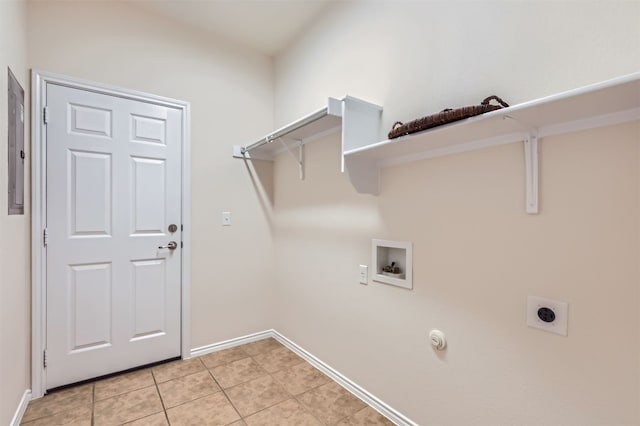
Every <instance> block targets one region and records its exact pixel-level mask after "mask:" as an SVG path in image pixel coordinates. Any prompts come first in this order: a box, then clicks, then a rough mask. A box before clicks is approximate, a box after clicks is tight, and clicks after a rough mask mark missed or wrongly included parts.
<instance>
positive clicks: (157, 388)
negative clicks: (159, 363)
mask: <svg viewBox="0 0 640 426" xmlns="http://www.w3.org/2000/svg"><path fill="white" fill-rule="evenodd" d="M151 377H152V378H153V384H154V385H155V386H156V392H158V397H159V398H160V404H161V405H162V412H163V413H164V418H165V419H167V424H169V426H171V421H169V414H168V413H167V408H166V407H165V406H164V400H163V399H162V394H161V393H160V388H159V387H158V382H157V381H156V375H155V374H153V369H151ZM151 415H153V414H151ZM143 418H144V417H143Z"/></svg>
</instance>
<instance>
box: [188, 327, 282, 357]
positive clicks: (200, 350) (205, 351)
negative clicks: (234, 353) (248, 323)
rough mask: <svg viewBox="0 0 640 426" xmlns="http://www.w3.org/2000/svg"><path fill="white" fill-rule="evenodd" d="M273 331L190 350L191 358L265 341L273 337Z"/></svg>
mask: <svg viewBox="0 0 640 426" xmlns="http://www.w3.org/2000/svg"><path fill="white" fill-rule="evenodd" d="M273 333H274V330H265V331H260V332H258V333H253V334H248V335H246V336H242V337H236V338H235V339H229V340H224V341H222V342H218V343H212V344H211V345H206V346H200V347H199V348H194V349H191V354H190V355H191V357H194V356H201V355H205V354H208V353H211V352H217V351H221V350H223V349H229V348H233V347H234V346H240V345H244V344H246V343H251V342H255V341H257V340H262V339H266V338H267V337H274V334H273Z"/></svg>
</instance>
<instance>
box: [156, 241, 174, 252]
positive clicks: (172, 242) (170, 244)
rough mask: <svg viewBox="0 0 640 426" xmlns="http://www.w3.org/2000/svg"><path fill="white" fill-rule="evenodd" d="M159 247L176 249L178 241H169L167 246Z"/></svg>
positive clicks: (160, 247)
mask: <svg viewBox="0 0 640 426" xmlns="http://www.w3.org/2000/svg"><path fill="white" fill-rule="evenodd" d="M158 248H159V249H169V250H175V249H177V248H178V243H176V242H175V241H169V243H167V245H166V246H158Z"/></svg>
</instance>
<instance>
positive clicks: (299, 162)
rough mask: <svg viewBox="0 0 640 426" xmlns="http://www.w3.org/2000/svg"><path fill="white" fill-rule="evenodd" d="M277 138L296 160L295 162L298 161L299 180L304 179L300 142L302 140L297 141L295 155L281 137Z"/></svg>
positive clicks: (302, 149) (301, 145) (302, 147)
mask: <svg viewBox="0 0 640 426" xmlns="http://www.w3.org/2000/svg"><path fill="white" fill-rule="evenodd" d="M278 140H279V141H280V143H282V145H283V146H284V149H286V150H287V152H288V153H289V154H291V156H292V157H293V159H294V160H295V161H296V163H298V170H299V171H300V180H304V144H303V143H302V140H299V141H298V155H297V156H296V154H294V152H293V151H292V150H291V148H289V145H287V144H286V143H285V142H284V141H283V140H282V139H280V138H278Z"/></svg>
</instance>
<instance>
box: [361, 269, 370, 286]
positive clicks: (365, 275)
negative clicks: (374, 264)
mask: <svg viewBox="0 0 640 426" xmlns="http://www.w3.org/2000/svg"><path fill="white" fill-rule="evenodd" d="M360 284H364V285H367V284H369V267H368V266H367V265H360Z"/></svg>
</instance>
